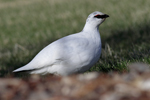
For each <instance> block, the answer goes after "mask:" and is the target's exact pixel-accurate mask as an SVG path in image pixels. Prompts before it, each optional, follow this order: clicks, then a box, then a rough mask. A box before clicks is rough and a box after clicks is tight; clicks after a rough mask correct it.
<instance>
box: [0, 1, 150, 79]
mask: <svg viewBox="0 0 150 100" xmlns="http://www.w3.org/2000/svg"><path fill="white" fill-rule="evenodd" d="M149 5H150V1H149V0H136V2H135V1H133V0H123V1H119V0H111V1H108V0H105V1H104V0H44V1H43V0H13V1H12V0H0V76H1V77H6V76H9V75H12V70H14V69H16V68H18V67H21V66H23V65H25V64H26V63H28V62H29V61H30V60H31V59H32V58H33V57H34V56H35V55H36V54H37V53H38V52H39V51H40V50H41V49H42V48H43V47H45V46H46V45H48V44H49V43H51V42H52V41H54V40H56V39H58V38H61V37H63V36H66V35H69V34H72V33H76V32H79V31H81V30H82V28H83V26H84V24H85V20H86V18H87V16H88V15H89V14H90V13H91V12H93V11H101V12H103V13H107V14H108V15H110V17H109V18H108V19H107V20H106V21H105V22H104V23H103V24H102V25H101V26H100V33H101V38H102V43H103V51H102V55H101V58H100V60H99V62H98V63H97V64H96V65H95V66H94V67H93V68H91V70H90V71H105V72H107V71H111V70H119V71H123V70H124V69H126V66H127V64H128V63H131V62H139V61H140V62H145V63H149V64H150V45H149V44H150V32H149V30H150V13H149V9H150V6H149ZM15 75H16V74H15Z"/></svg>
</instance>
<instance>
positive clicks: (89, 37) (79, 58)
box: [13, 11, 109, 76]
mask: <svg viewBox="0 0 150 100" xmlns="http://www.w3.org/2000/svg"><path fill="white" fill-rule="evenodd" d="M107 17H109V16H108V15H107V14H103V13H102V12H99V11H95V12H93V13H91V14H90V15H89V16H88V18H87V20H86V24H85V26H84V28H83V30H82V31H81V32H79V33H76V34H72V35H69V36H66V37H63V38H61V39H58V40H56V41H54V42H52V43H51V44H49V45H48V46H46V47H45V48H44V49H43V50H41V51H40V52H39V53H38V54H37V55H36V56H35V57H34V58H33V59H32V61H30V62H29V63H28V64H26V65H25V66H23V67H21V68H18V69H16V70H14V71H13V72H19V71H30V73H31V74H47V73H51V74H58V75H62V76H66V75H70V74H74V73H81V72H85V71H87V70H89V69H90V68H91V67H92V66H93V65H94V64H95V63H96V62H97V61H98V60H99V57H100V54H101V38H100V34H99V25H100V24H101V23H102V22H104V20H105V19H106V18H107Z"/></svg>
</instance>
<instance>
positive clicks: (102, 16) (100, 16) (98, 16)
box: [94, 14, 109, 18]
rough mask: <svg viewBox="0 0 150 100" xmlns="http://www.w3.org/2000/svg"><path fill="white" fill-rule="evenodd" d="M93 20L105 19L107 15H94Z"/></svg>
mask: <svg viewBox="0 0 150 100" xmlns="http://www.w3.org/2000/svg"><path fill="white" fill-rule="evenodd" d="M94 17H95V18H107V17H109V16H108V15H106V14H104V15H99V14H98V15H95V16H94Z"/></svg>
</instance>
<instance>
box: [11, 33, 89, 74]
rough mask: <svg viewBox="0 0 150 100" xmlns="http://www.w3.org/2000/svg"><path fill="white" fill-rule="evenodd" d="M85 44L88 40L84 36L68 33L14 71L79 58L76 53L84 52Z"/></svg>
mask: <svg viewBox="0 0 150 100" xmlns="http://www.w3.org/2000/svg"><path fill="white" fill-rule="evenodd" d="M87 45H88V41H87V40H86V39H85V38H83V37H81V36H80V37H79V36H78V35H77V34H73V35H69V36H67V37H64V38H61V39H59V40H57V41H55V42H53V43H51V44H49V45H48V46H47V47H45V48H44V49H42V50H41V51H40V52H39V53H38V54H37V55H36V56H35V57H34V58H33V59H32V61H31V62H30V63H28V64H27V65H25V66H23V67H21V68H19V69H17V70H15V71H14V72H17V71H24V70H33V69H40V68H44V67H47V66H52V65H54V64H59V63H60V62H62V61H67V60H69V59H70V58H80V57H79V56H78V54H79V53H81V52H84V50H85V49H86V47H87ZM70 61H71V60H70ZM77 61H78V60H77Z"/></svg>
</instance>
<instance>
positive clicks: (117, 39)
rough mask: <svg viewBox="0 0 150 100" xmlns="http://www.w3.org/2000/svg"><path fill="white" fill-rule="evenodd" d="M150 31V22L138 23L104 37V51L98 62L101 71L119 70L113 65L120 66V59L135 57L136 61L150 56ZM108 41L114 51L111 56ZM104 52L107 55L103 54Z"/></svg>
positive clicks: (132, 58) (127, 59)
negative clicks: (107, 48)
mask: <svg viewBox="0 0 150 100" xmlns="http://www.w3.org/2000/svg"><path fill="white" fill-rule="evenodd" d="M149 31H150V24H149V23H147V24H146V23H145V24H141V25H136V27H134V26H133V27H129V28H127V29H124V30H119V29H118V30H113V31H111V34H112V35H110V36H109V37H106V38H104V39H103V38H102V43H103V46H102V49H103V50H104V52H103V51H102V55H101V58H100V61H99V62H98V63H97V66H99V67H100V68H99V71H102V72H109V71H110V70H118V69H116V68H114V67H112V66H118V65H117V64H118V61H129V60H130V61H131V60H134V59H135V60H134V61H136V60H139V59H142V58H146V57H150V45H149V44H150V32H149ZM106 43H107V44H109V47H110V48H111V50H112V52H113V53H114V54H112V55H111V56H110V55H109V52H108V50H106V45H105V44H106ZM105 50H106V51H105ZM103 53H105V54H107V55H106V56H103ZM116 55H117V56H118V57H117V58H115V56H116ZM104 63H105V64H104ZM106 64H107V65H109V67H106ZM118 67H119V66H118ZM122 69H123V68H122ZM122 69H121V70H122ZM119 70H120V69H119Z"/></svg>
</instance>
